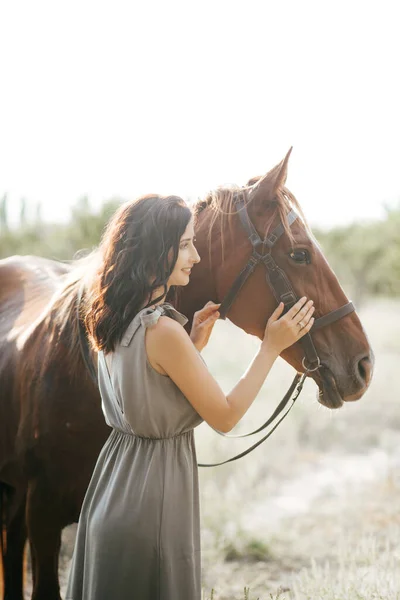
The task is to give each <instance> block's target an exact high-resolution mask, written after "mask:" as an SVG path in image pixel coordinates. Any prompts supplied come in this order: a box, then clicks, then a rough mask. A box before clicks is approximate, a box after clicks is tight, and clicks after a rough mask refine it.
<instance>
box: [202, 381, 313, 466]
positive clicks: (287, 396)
mask: <svg viewBox="0 0 400 600" xmlns="http://www.w3.org/2000/svg"><path fill="white" fill-rule="evenodd" d="M307 373H308V371H307V370H306V372H305V373H302V374H300V373H296V376H295V378H294V379H293V382H292V384H291V386H290V388H289V390H288V391H287V393H286V394H285V396H284V397H283V399H282V400H281V402H280V403H279V405H278V407H277V408H276V410H275V411H274V413H273V414H272V415H271V417H270V418H269V419H268V420H267V421H266V422H265V423H264V425H262V426H261V427H260V428H259V429H256V430H255V431H252V432H251V433H246V434H244V435H226V434H224V433H222V432H221V431H218V430H215V431H216V432H217V433H219V434H220V435H223V436H224V437H230V438H235V437H236V438H238V437H247V436H249V435H254V434H255V433H258V432H259V431H262V430H263V429H265V427H267V426H268V425H269V424H271V423H272V421H274V420H275V419H276V417H277V416H278V415H279V414H280V413H281V412H282V410H283V409H284V408H285V406H286V404H287V403H288V402H289V400H290V398H291V396H292V393H293V390H295V392H294V395H293V398H292V403H291V404H290V406H289V408H288V409H287V411H286V412H285V413H284V414H283V415H282V416H281V418H280V419H279V421H278V422H277V423H275V425H274V426H273V428H272V429H271V430H270V431H269V432H268V433H267V435H265V436H264V437H263V438H261V440H259V441H258V442H257V443H255V444H253V446H250V448H247V450H245V451H244V452H241V453H240V454H237V455H236V456H233V457H232V458H228V460H224V461H222V462H219V463H209V464H208V463H197V466H198V467H219V466H220V465H225V464H226V463H229V462H233V461H234V460H238V458H242V456H246V454H249V453H250V452H252V451H253V450H255V448H257V446H260V444H262V443H263V442H265V440H267V439H268V438H269V436H270V435H272V434H273V432H274V431H275V429H276V428H277V427H278V425H279V424H280V423H282V421H283V419H284V418H285V417H286V415H288V414H289V412H290V411H291V410H292V408H293V405H294V403H295V402H296V400H297V398H298V397H299V396H300V392H301V390H302V389H303V385H304V381H305V379H306V377H307Z"/></svg>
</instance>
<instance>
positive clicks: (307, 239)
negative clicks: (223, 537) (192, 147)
mask: <svg viewBox="0 0 400 600" xmlns="http://www.w3.org/2000/svg"><path fill="white" fill-rule="evenodd" d="M287 161H288V156H287V157H286V158H285V159H284V160H283V161H282V163H280V164H279V165H278V166H277V167H275V168H274V169H272V171H270V172H269V173H268V174H267V175H266V176H264V177H263V178H256V179H254V180H252V181H250V182H249V184H248V185H247V186H245V187H244V188H239V189H240V190H241V192H242V193H244V194H245V195H246V198H247V200H248V205H247V209H248V213H249V216H250V218H251V220H252V222H253V223H254V225H255V227H256V228H257V230H258V231H259V233H260V234H262V236H264V234H265V233H266V232H267V231H268V230H271V228H274V227H275V226H276V225H277V224H278V223H279V222H282V223H283V224H284V226H285V233H284V235H283V236H282V237H281V238H280V239H279V241H278V242H277V244H276V246H275V247H274V249H273V255H274V258H275V260H276V262H277V263H278V264H279V266H280V267H281V268H282V269H283V270H284V271H285V272H286V274H287V276H288V278H289V279H290V281H291V282H292V285H293V288H294V290H295V291H296V293H297V295H299V296H300V295H306V296H308V297H310V298H312V299H313V300H314V302H315V306H316V309H317V316H320V315H323V314H326V313H328V312H330V311H332V310H334V309H336V308H338V307H339V306H342V305H343V304H345V303H346V302H347V298H346V297H345V294H344V292H343V290H342V289H341V287H340V285H339V283H338V281H337V279H336V277H335V275H334V273H333V272H332V270H331V269H330V267H329V266H328V264H327V262H326V260H325V259H324V257H323V254H322V252H321V249H320V247H319V246H318V244H317V242H316V241H315V239H313V237H312V235H311V233H310V231H309V230H308V228H307V227H306V225H305V224H304V222H303V221H302V220H297V221H296V222H295V223H294V224H293V225H292V227H291V228H289V226H288V224H287V222H286V215H287V213H288V211H289V209H290V207H291V206H292V207H293V206H294V207H296V209H297V211H300V207H299V206H298V204H297V202H296V200H295V198H294V197H293V196H292V195H291V194H290V192H289V191H288V190H287V189H286V188H285V187H284V184H285V180H286V171H287ZM234 195H235V190H231V189H230V190H227V189H221V190H218V191H216V192H213V193H211V194H210V195H209V196H208V197H207V198H206V199H205V200H204V201H201V202H199V203H198V204H197V206H196V209H195V215H196V236H197V247H198V250H199V253H200V255H201V256H202V261H201V262H200V263H199V265H198V266H197V267H196V269H194V270H193V275H192V278H191V282H190V284H189V285H188V286H187V287H186V288H184V289H182V291H181V296H180V299H179V306H178V308H179V310H181V311H182V312H184V313H185V314H186V315H187V316H188V317H189V324H188V327H190V323H191V320H192V317H193V314H194V312H195V311H196V310H198V309H199V308H200V307H201V306H203V305H204V303H205V302H206V301H208V300H210V299H212V300H214V301H220V300H221V299H222V298H223V296H224V295H225V293H226V291H227V290H228V289H229V287H230V286H231V284H232V282H233V280H234V279H235V277H236V275H237V273H238V272H239V271H240V270H241V269H242V267H243V266H244V265H245V263H246V261H247V259H248V256H249V254H250V250H251V247H250V243H249V241H248V239H247V237H246V235H245V234H244V232H243V230H242V228H241V226H240V223H239V219H238V217H237V214H235V210H234V205H233V198H234ZM300 212H301V211H300ZM305 258H307V260H306V259H305ZM96 259H97V255H96V252H94V253H92V254H91V255H89V257H87V258H86V259H82V260H80V261H76V263H73V264H70V265H67V264H63V263H58V262H55V261H52V260H45V259H42V258H38V257H32V256H31V257H29V256H25V257H12V258H9V259H5V260H3V261H0V349H1V353H0V482H1V483H0V499H1V504H0V509H1V519H2V524H3V527H2V532H3V535H2V557H3V572H4V598H7V600H11V599H12V600H22V599H23V591H22V586H23V556H24V548H25V542H26V539H28V540H29V543H30V549H31V556H32V565H33V595H32V598H33V599H35V600H59V599H60V592H59V584H58V553H59V549H60V540H61V531H62V529H63V528H64V527H65V526H66V525H69V524H70V523H73V522H76V521H77V519H78V517H79V511H80V507H81V503H82V500H83V497H84V494H85V490H86V487H87V485H88V482H89V479H90V475H91V472H92V469H93V467H94V463H95V461H96V458H97V456H98V453H99V451H100V448H101V447H102V445H103V443H104V442H105V440H106V438H107V436H108V434H109V429H108V427H107V426H106V424H105V422H104V418H103V414H102V411H101V403H100V397H99V393H98V390H97V387H96V386H95V385H94V383H93V382H92V380H91V379H90V376H89V374H88V371H87V369H86V367H85V365H84V361H83V360H82V355H81V352H80V347H79V326H78V322H77V318H76V314H77V302H78V300H77V298H78V297H79V290H80V289H82V290H83V291H84V288H85V285H86V281H87V280H88V279H90V273H91V269H92V266H93V264H95V262H96ZM275 306H276V301H275V299H274V298H273V295H272V293H271V291H270V289H269V288H268V286H267V284H266V280H265V275H264V270H263V268H262V267H261V266H259V267H257V268H256V269H255V271H254V273H253V274H252V275H251V277H250V279H249V280H248V282H247V283H246V285H245V286H244V287H243V289H242V290H241V291H240V293H239V294H238V296H237V299H236V300H235V302H234V304H233V306H232V308H231V310H230V312H229V318H230V320H231V321H233V322H234V323H235V324H236V325H238V326H239V327H241V328H242V329H243V330H244V331H246V332H248V333H251V334H254V335H257V336H258V337H260V338H262V336H263V332H264V329H265V323H266V321H267V319H268V317H269V315H270V314H271V312H272V311H273V309H274V308H275ZM313 339H314V342H315V345H316V347H317V349H318V354H319V356H320V358H321V361H322V363H323V364H324V366H325V369H324V371H323V372H322V375H321V373H320V372H319V371H317V372H315V373H312V374H311V375H312V376H313V377H314V379H315V381H316V383H317V385H318V388H319V390H320V392H319V400H320V402H321V403H323V404H325V405H326V406H328V407H331V408H332V407H337V406H339V405H341V404H342V402H343V401H347V400H355V399H358V398H360V397H361V396H362V395H363V393H364V392H365V391H366V389H367V387H368V385H369V381H370V378H371V373H372V364H373V358H372V353H371V350H370V347H369V344H368V340H367V338H366V336H365V334H364V331H363V329H362V327H361V324H360V321H359V319H358V317H357V315H356V313H354V312H353V313H352V314H349V315H347V316H346V317H344V318H342V319H341V320H339V321H337V322H335V323H334V324H331V325H329V326H327V327H325V328H324V329H321V330H318V331H317V332H316V333H315V334H314V335H313ZM283 357H284V358H285V359H286V360H287V361H288V362H289V363H290V364H291V365H293V367H294V368H295V369H297V370H298V371H302V370H303V367H302V364H301V363H302V357H303V354H302V349H301V347H300V346H299V345H298V344H296V345H295V346H292V347H291V348H289V349H288V350H286V351H285V352H284V353H283ZM92 358H93V360H94V362H95V356H92Z"/></svg>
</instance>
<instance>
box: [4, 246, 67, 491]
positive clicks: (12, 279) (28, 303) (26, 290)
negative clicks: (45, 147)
mask: <svg viewBox="0 0 400 600" xmlns="http://www.w3.org/2000/svg"><path fill="white" fill-rule="evenodd" d="M68 270H69V267H68V265H65V264H63V263H60V262H56V261H53V260H49V259H45V258H40V257H36V256H11V257H9V258H5V259H2V260H0V480H1V481H6V482H7V483H9V484H10V485H13V483H14V481H13V479H14V476H16V475H17V474H16V473H15V472H14V469H11V470H10V467H9V465H10V462H13V461H14V460H15V437H16V434H17V430H18V425H19V418H20V400H21V398H20V397H19V394H18V376H17V366H18V364H19V363H20V362H21V359H22V361H24V360H26V357H25V356H23V355H24V348H25V344H26V341H27V340H28V339H29V337H30V336H31V335H34V333H35V326H38V324H39V323H40V320H41V315H42V313H43V311H44V309H45V307H46V305H47V304H48V302H49V300H50V299H51V297H52V295H53V294H54V292H55V291H56V290H57V288H58V287H59V285H60V278H61V276H62V275H63V274H64V273H66V272H68ZM10 471H12V475H11V474H10Z"/></svg>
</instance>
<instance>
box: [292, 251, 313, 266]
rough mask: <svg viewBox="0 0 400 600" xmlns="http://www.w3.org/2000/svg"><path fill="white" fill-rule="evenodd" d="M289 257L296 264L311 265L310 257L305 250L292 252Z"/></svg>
mask: <svg viewBox="0 0 400 600" xmlns="http://www.w3.org/2000/svg"><path fill="white" fill-rule="evenodd" d="M289 256H290V258H291V259H292V260H294V262H295V263H297V264H307V265H309V264H310V263H311V259H310V255H309V253H308V251H307V250H292V252H290V254H289Z"/></svg>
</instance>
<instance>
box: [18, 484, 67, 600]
mask: <svg viewBox="0 0 400 600" xmlns="http://www.w3.org/2000/svg"><path fill="white" fill-rule="evenodd" d="M26 522H27V526H28V535H29V540H30V547H31V556H32V571H33V572H32V580H33V591H32V600H61V596H60V586H59V583H58V555H59V552H60V546H61V530H62V526H61V524H60V508H59V507H58V503H57V502H56V501H55V498H54V493H53V492H52V491H51V490H50V489H49V488H48V487H47V486H46V485H43V484H42V482H39V480H35V481H31V482H30V483H29V488H28V497H27V506H26Z"/></svg>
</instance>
